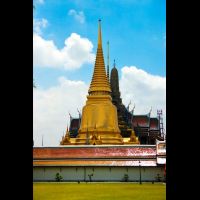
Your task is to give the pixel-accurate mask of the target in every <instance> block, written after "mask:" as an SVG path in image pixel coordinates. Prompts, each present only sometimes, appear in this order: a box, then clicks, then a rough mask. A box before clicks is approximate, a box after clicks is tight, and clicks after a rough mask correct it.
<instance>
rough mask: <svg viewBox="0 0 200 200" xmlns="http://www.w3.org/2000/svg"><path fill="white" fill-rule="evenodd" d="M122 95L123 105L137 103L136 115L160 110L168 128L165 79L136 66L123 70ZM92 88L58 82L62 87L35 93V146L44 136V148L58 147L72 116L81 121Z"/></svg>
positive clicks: (65, 80) (126, 67) (78, 83)
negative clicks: (79, 118)
mask: <svg viewBox="0 0 200 200" xmlns="http://www.w3.org/2000/svg"><path fill="white" fill-rule="evenodd" d="M121 71H122V77H121V79H120V91H121V97H122V101H123V104H124V105H128V103H129V102H130V100H131V102H132V105H131V106H130V109H132V107H133V104H134V103H135V105H136V107H135V114H147V113H148V112H149V111H150V108H151V106H152V116H156V115H157V113H156V112H157V109H159V110H160V109H162V110H163V114H164V115H163V118H164V126H165V125H166V105H165V104H166V78H165V77H160V76H155V75H151V74H148V73H147V72H145V71H143V70H141V69H138V68H137V67H134V66H130V67H128V66H125V67H123V68H122V70H121ZM88 88H89V86H88V85H87V84H86V83H84V82H82V81H72V80H68V79H66V78H64V77H60V78H59V84H58V85H56V86H54V87H51V88H48V89H46V90H43V89H40V88H36V89H34V95H33V96H34V101H33V109H34V110H33V114H34V115H33V119H34V120H33V127H34V134H33V136H34V142H35V145H36V146H38V145H41V143H42V135H44V145H45V146H57V145H59V141H60V140H61V137H62V135H63V131H65V130H66V126H67V124H68V125H69V114H68V112H70V113H71V115H72V116H74V117H78V112H77V108H78V109H79V110H82V107H83V106H84V105H85V102H86V95H87V92H88Z"/></svg>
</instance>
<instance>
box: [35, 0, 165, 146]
mask: <svg viewBox="0 0 200 200" xmlns="http://www.w3.org/2000/svg"><path fill="white" fill-rule="evenodd" d="M165 3H166V2H165V0H121V1H120V0H34V5H35V7H36V9H35V10H34V13H33V76H34V81H35V83H36V86H37V88H36V89H35V88H34V90H33V94H34V95H33V98H34V99H33V113H34V114H33V118H34V120H33V133H34V134H33V139H34V143H35V146H41V141H42V138H44V146H57V145H59V142H60V140H61V138H62V135H63V134H64V133H65V131H66V128H67V125H69V120H70V119H69V114H68V113H70V114H71V115H72V116H73V117H78V112H77V108H78V109H79V110H80V111H81V110H82V108H83V106H84V105H85V102H86V96H87V93H88V88H89V84H90V81H91V78H92V73H93V67H94V60H95V54H96V49H97V32H98V19H101V20H102V23H101V25H102V39H103V52H104V61H105V65H106V64H107V59H106V57H107V41H109V43H110V70H111V68H112V66H113V60H114V59H115V60H116V65H117V69H118V73H119V86H120V92H121V97H122V102H123V104H124V105H125V106H127V105H128V104H129V102H130V101H131V102H132V103H131V105H130V109H132V108H133V107H134V105H135V110H134V114H147V113H149V111H150V109H151V108H152V113H151V116H154V117H155V116H157V110H158V109H159V110H160V109H162V110H163V120H164V127H165V125H166V123H165V122H166V8H165ZM165 132H166V131H165Z"/></svg>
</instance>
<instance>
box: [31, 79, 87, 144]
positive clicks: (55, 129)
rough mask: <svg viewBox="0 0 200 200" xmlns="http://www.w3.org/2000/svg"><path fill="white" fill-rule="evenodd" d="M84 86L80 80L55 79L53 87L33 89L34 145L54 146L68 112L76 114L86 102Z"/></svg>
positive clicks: (59, 138) (62, 129) (61, 133)
mask: <svg viewBox="0 0 200 200" xmlns="http://www.w3.org/2000/svg"><path fill="white" fill-rule="evenodd" d="M87 91H88V86H87V85H86V84H85V83H84V82H82V81H71V80H68V79H66V78H64V77H60V78H59V84H58V85H57V86H54V87H51V88H48V89H46V90H42V89H40V88H36V89H34V92H33V98H34V99H33V139H34V144H35V145H36V146H41V144H42V135H43V136H44V145H47V146H48V145H49V146H58V144H59V141H60V140H61V136H62V135H63V131H65V130H66V127H67V125H69V113H68V112H70V114H71V115H72V116H74V117H78V111H77V108H78V109H79V110H82V107H83V105H84V104H85V101H86V95H87Z"/></svg>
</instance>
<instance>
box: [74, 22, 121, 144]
mask: <svg viewBox="0 0 200 200" xmlns="http://www.w3.org/2000/svg"><path fill="white" fill-rule="evenodd" d="M88 94H89V95H88V96H87V101H86V105H85V106H84V107H83V110H82V119H81V126H80V129H79V131H78V136H77V138H76V142H75V144H93V145H94V144H123V138H122V136H121V135H120V130H119V127H118V119H117V110H116V107H115V106H114V105H113V104H112V98H111V89H110V84H109V80H108V78H107V76H106V71H105V65H104V57H103V49H102V37H101V21H100V20H99V27H98V47H97V53H96V60H95V66H94V72H93V77H92V81H91V84H90V88H89V91H88Z"/></svg>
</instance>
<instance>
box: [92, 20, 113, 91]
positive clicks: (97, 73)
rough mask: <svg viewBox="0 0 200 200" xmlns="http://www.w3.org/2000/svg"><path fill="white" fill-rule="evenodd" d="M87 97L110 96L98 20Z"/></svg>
mask: <svg viewBox="0 0 200 200" xmlns="http://www.w3.org/2000/svg"><path fill="white" fill-rule="evenodd" d="M88 93H89V95H93V94H106V95H108V94H110V93H111V89H110V84H109V81H108V78H107V75H106V71H105V65H104V57H103V49H102V37H101V20H99V27H98V47H97V54H96V60H95V66H94V72H93V77H92V81H91V84H90V88H89V91H88Z"/></svg>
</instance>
